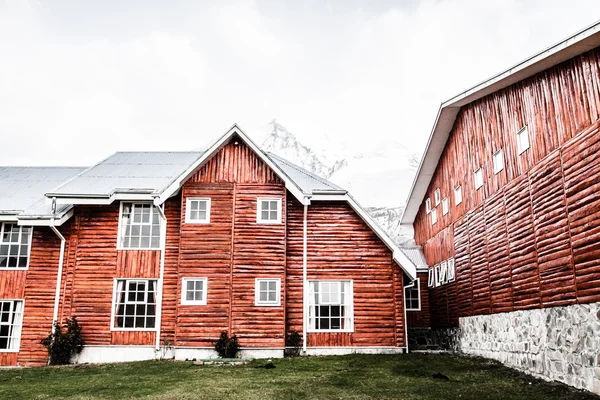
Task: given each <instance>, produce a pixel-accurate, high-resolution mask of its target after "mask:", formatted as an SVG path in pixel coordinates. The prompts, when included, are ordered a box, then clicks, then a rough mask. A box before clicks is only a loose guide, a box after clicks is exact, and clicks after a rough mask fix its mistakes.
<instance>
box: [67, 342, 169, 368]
mask: <svg viewBox="0 0 600 400" xmlns="http://www.w3.org/2000/svg"><path fill="white" fill-rule="evenodd" d="M157 356H158V353H156V352H155V350H154V346H84V348H83V351H82V352H81V353H80V354H78V355H77V356H75V358H74V359H73V362H74V363H75V364H83V363H92V364H94V363H118V362H131V361H144V360H153V359H155V358H158V357H157Z"/></svg>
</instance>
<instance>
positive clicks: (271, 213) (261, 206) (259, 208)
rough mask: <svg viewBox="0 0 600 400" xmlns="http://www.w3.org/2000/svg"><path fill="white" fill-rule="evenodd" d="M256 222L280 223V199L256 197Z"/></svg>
mask: <svg viewBox="0 0 600 400" xmlns="http://www.w3.org/2000/svg"><path fill="white" fill-rule="evenodd" d="M256 222H257V223H259V224H280V223H281V199H258V200H257V205H256Z"/></svg>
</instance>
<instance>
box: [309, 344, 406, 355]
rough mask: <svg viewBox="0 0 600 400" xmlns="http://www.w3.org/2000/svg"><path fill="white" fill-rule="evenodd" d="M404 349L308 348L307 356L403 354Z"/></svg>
mask: <svg viewBox="0 0 600 400" xmlns="http://www.w3.org/2000/svg"><path fill="white" fill-rule="evenodd" d="M405 352H406V350H405V349H404V347H375V346H373V347H366V346H364V347H307V348H306V355H307V356H341V355H346V354H401V353H405Z"/></svg>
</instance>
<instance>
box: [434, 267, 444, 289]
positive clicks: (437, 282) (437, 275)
mask: <svg viewBox="0 0 600 400" xmlns="http://www.w3.org/2000/svg"><path fill="white" fill-rule="evenodd" d="M433 269H434V271H435V287H438V286H440V285H441V284H442V281H441V279H440V278H441V277H442V272H441V267H440V264H437V265H436V266H435V267H433Z"/></svg>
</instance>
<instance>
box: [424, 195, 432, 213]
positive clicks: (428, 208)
mask: <svg viewBox="0 0 600 400" xmlns="http://www.w3.org/2000/svg"><path fill="white" fill-rule="evenodd" d="M430 212H431V199H430V198H429V197H428V198H427V200H425V213H426V214H429V213H430Z"/></svg>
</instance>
